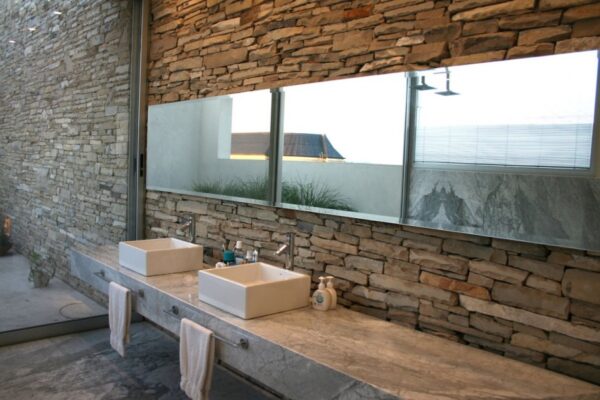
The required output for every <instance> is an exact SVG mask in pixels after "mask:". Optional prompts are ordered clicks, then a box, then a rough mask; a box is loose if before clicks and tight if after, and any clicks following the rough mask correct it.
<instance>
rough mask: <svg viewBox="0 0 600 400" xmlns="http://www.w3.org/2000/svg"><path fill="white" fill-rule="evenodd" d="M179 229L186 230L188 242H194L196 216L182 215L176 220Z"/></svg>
mask: <svg viewBox="0 0 600 400" xmlns="http://www.w3.org/2000/svg"><path fill="white" fill-rule="evenodd" d="M177 222H178V223H179V224H182V225H181V226H179V230H180V231H186V230H187V231H188V242H190V243H196V218H195V217H194V215H192V214H190V215H184V216H182V217H179V219H178V220H177Z"/></svg>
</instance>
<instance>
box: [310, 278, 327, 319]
mask: <svg viewBox="0 0 600 400" xmlns="http://www.w3.org/2000/svg"><path fill="white" fill-rule="evenodd" d="M324 281H325V277H324V276H320V277H319V288H318V289H317V290H315V292H314V293H313V296H312V306H313V308H314V309H315V310H319V311H327V310H328V309H329V306H331V293H329V290H327V289H326V288H325V282H324Z"/></svg>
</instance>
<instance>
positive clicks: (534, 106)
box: [415, 51, 598, 168]
mask: <svg viewBox="0 0 600 400" xmlns="http://www.w3.org/2000/svg"><path fill="white" fill-rule="evenodd" d="M597 68H598V57H597V53H596V52H595V51H590V52H582V53H572V54H565V55H559V56H549V57H541V58H540V57H538V58H530V59H522V60H514V61H505V62H498V63H489V64H479V65H470V66H461V67H455V68H449V69H446V70H436V71H433V72H428V73H425V74H423V75H422V77H421V78H420V79H423V81H421V83H426V84H427V85H429V86H432V87H434V88H433V89H429V90H423V89H425V87H424V86H419V88H420V89H421V90H418V109H417V110H418V111H417V112H418V119H417V135H416V146H415V161H416V162H417V163H457V164H480V165H500V166H522V167H550V168H589V167H590V162H591V147H592V136H593V121H594V105H595V95H596V79H597Z"/></svg>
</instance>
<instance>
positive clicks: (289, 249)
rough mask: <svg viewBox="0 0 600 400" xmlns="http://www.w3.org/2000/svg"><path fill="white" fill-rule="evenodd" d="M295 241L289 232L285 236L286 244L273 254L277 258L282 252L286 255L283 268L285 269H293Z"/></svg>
mask: <svg viewBox="0 0 600 400" xmlns="http://www.w3.org/2000/svg"><path fill="white" fill-rule="evenodd" d="M295 239H296V235H295V234H294V233H293V232H289V233H288V234H287V240H288V241H287V243H286V244H284V245H282V246H281V247H280V248H279V249H277V251H276V252H275V255H278V256H279V255H281V254H282V253H283V252H285V255H286V259H285V268H286V269H292V268H294V249H295Z"/></svg>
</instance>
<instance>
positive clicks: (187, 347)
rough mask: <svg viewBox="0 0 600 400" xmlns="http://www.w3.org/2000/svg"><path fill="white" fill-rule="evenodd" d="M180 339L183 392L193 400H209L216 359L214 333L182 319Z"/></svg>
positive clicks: (180, 367)
mask: <svg viewBox="0 0 600 400" xmlns="http://www.w3.org/2000/svg"><path fill="white" fill-rule="evenodd" d="M179 338H180V343H179V369H180V370H181V384H180V386H181V390H183V391H184V392H185V394H187V395H188V397H189V398H190V399H192V400H208V392H209V391H210V384H211V381H212V371H213V362H214V358H215V339H214V337H213V333H212V331H211V330H209V329H206V328H205V327H203V326H200V325H198V324H197V323H195V322H193V321H190V320H189V319H187V318H182V319H181V326H180V329H179Z"/></svg>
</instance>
